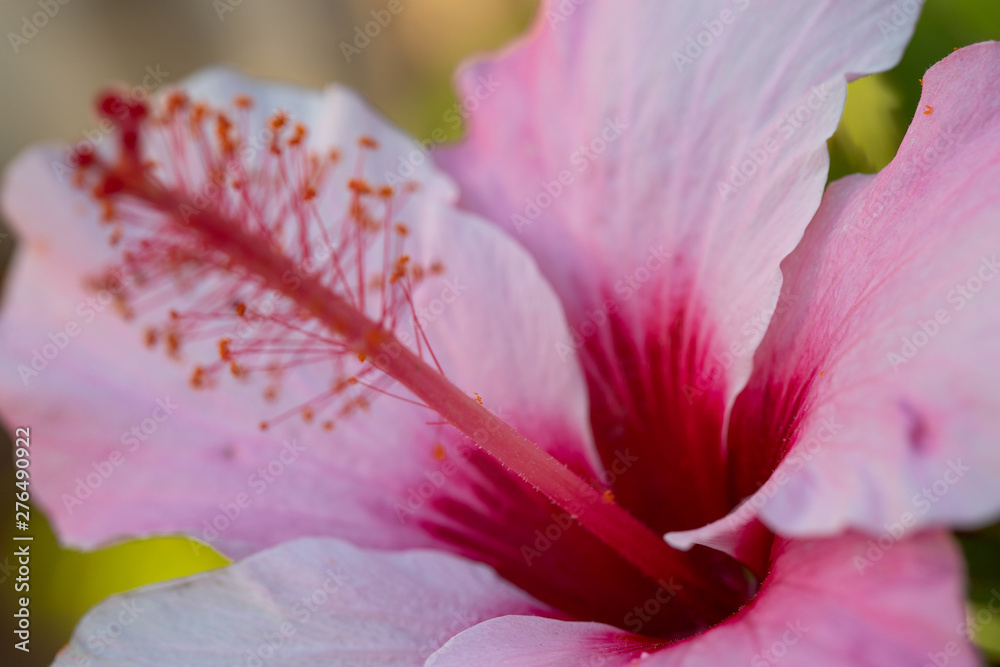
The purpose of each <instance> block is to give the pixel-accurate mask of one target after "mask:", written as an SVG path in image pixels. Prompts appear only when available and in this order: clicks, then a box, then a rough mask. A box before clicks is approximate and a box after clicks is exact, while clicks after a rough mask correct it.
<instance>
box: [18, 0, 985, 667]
mask: <svg viewBox="0 0 1000 667" xmlns="http://www.w3.org/2000/svg"><path fill="white" fill-rule="evenodd" d="M405 1H406V0H404V3H405ZM609 1H610V0H609ZM692 1H694V0H692ZM385 4H386V3H385V1H384V0H371V1H369V0H341V1H339V2H321V1H319V0H291V1H284V2H278V1H276V0H271V1H268V0H242V1H240V0H217V1H216V2H213V1H212V0H174V1H173V2H170V3H162V2H154V1H152V0H149V1H136V0H76V1H75V2H68V4H66V5H60V10H59V13H58V14H57V15H56V16H55V17H53V18H52V19H51V21H50V24H49V25H48V26H46V27H45V28H44V29H43V30H41V31H39V34H38V35H37V36H35V37H33V38H32V39H31V40H30V41H29V42H28V43H27V44H22V45H21V47H20V49H19V52H18V53H13V49H12V48H9V45H4V46H3V47H2V48H0V91H2V95H0V106H2V112H0V118H2V120H3V122H2V123H0V164H5V163H6V162H7V161H9V160H10V159H11V158H12V157H13V156H14V155H15V154H16V153H17V152H18V151H19V150H21V149H22V148H24V147H25V146H27V145H29V144H31V143H33V142H36V141H39V140H42V139H53V138H54V139H61V140H65V141H72V142H76V141H79V140H81V139H82V138H83V134H82V133H83V132H84V131H85V130H87V129H89V128H91V127H92V126H93V117H92V115H91V100H92V99H93V96H94V93H95V91H97V90H98V89H100V88H102V87H104V86H106V85H107V84H108V83H109V82H124V83H129V84H133V85H134V84H137V83H138V82H139V81H141V79H142V77H143V76H144V75H145V71H144V70H145V68H146V67H147V66H153V67H155V66H156V65H159V66H160V67H161V69H162V71H165V72H169V77H168V80H169V81H179V80H180V79H182V78H183V77H184V76H186V75H187V74H189V73H191V72H193V71H195V70H197V69H199V68H201V67H203V66H205V65H208V64H211V63H216V62H225V63H229V64H232V65H235V66H237V67H239V68H240V69H243V70H245V71H247V72H249V73H251V74H255V75H259V76H264V77H270V78H278V79H284V80H290V81H293V82H297V83H301V84H305V85H309V86H314V87H318V86H322V85H323V84H324V83H326V82H328V81H334V80H336V81H341V82H344V83H347V84H348V85H351V86H353V87H354V88H356V89H358V90H359V91H361V93H363V95H364V96H365V97H367V98H368V99H369V100H371V101H372V102H373V103H374V104H375V105H376V106H378V107H379V108H381V109H382V110H383V111H384V112H385V113H387V114H388V116H389V117H390V118H392V119H393V120H394V121H395V122H396V123H398V124H399V125H400V126H402V127H403V128H405V129H407V130H409V131H410V132H411V133H413V134H414V135H415V136H417V137H424V136H427V135H428V134H429V133H430V132H431V131H432V130H434V129H435V128H437V127H440V126H441V122H440V119H441V117H442V114H443V113H444V112H445V111H446V110H447V109H448V108H449V107H450V106H451V105H452V104H454V98H453V97H452V92H451V84H450V80H451V73H452V71H453V69H454V67H455V65H456V64H457V63H458V62H460V61H461V60H462V59H463V58H464V57H466V56H468V55H469V54H471V53H474V52H476V51H479V50H484V49H492V48H495V47H496V46H498V45H500V44H503V43H504V42H505V41H507V40H508V39H509V38H510V37H511V36H513V35H516V34H518V33H519V32H520V31H522V30H523V29H524V27H525V26H527V24H528V23H529V21H530V20H531V17H532V14H533V11H534V7H535V2H534V0H476V2H474V3H472V2H467V1H465V0H420V2H414V3H413V4H412V5H409V4H407V5H406V6H407V8H406V10H405V11H404V12H402V13H401V14H400V15H399V16H398V17H397V18H396V19H395V20H394V21H393V22H392V23H391V24H390V25H389V26H387V28H386V29H385V30H383V32H382V34H380V35H379V36H378V38H377V39H374V40H372V43H371V45H370V46H369V47H368V48H366V49H365V50H364V51H362V52H361V54H358V55H355V56H354V57H353V58H352V60H351V62H350V63H347V62H346V61H345V58H344V56H343V54H342V53H341V50H340V46H339V45H340V43H341V42H342V41H348V42H349V41H351V40H352V39H353V31H354V28H355V26H357V25H362V24H363V23H364V22H365V21H367V20H368V19H369V18H370V17H369V12H370V11H371V10H378V9H383V8H384V7H385ZM227 9H228V10H231V11H227ZM36 11H38V6H37V4H36V2H35V0H4V2H3V3H2V4H0V26H2V28H3V30H2V33H3V34H4V35H6V34H7V33H8V32H9V31H15V32H17V31H20V27H21V22H22V17H24V16H30V15H31V14H32V13H34V12H36ZM986 39H1000V2H998V1H997V0H930V1H929V2H928V3H927V5H926V7H925V9H924V13H923V17H922V19H921V21H920V25H919V27H918V29H917V33H916V36H915V38H914V39H913V42H912V43H911V45H910V47H909V49H908V50H907V52H906V55H905V57H904V59H903V62H902V63H901V64H900V65H899V66H898V67H897V68H896V69H894V70H893V71H891V72H888V73H886V74H883V75H879V76H874V77H869V78H867V79H863V80H861V81H858V82H855V83H853V84H851V87H850V94H849V97H848V104H847V109H846V111H845V115H844V120H843V122H842V124H841V127H840V129H839V130H838V132H837V134H836V135H835V136H834V137H833V139H831V140H830V150H831V157H832V162H831V178H836V177H839V176H843V175H845V174H849V173H853V172H858V171H864V172H872V171H875V170H877V169H880V168H881V167H883V166H885V165H886V164H887V163H888V162H889V161H890V160H891V159H892V157H893V155H894V154H895V151H896V148H897V147H898V145H899V142H900V141H901V139H902V137H903V133H904V132H905V130H906V127H907V126H908V124H909V121H910V118H911V117H912V115H913V113H914V110H915V109H916V106H917V102H918V99H919V95H920V84H919V83H918V79H919V78H920V77H921V76H923V73H924V71H926V69H927V68H928V67H930V66H931V65H932V64H934V63H935V62H937V61H938V60H940V59H941V58H942V57H944V56H946V55H947V54H948V53H950V52H951V51H952V50H953V49H954V48H955V47H961V46H964V45H967V44H971V43H974V42H978V41H982V40H986ZM5 41H6V40H5ZM3 231H4V230H3V229H2V228H0V234H2V233H3ZM13 247H14V243H13V240H12V237H6V236H2V235H0V262H3V264H4V265H5V263H6V259H7V258H8V257H9V254H10V252H11V251H12V249H13ZM0 273H2V272H0ZM13 482H14V477H13V467H12V465H11V452H10V441H9V439H6V438H4V440H3V442H2V443H0V488H5V489H12V488H13ZM998 482H1000V480H998ZM9 505H10V503H4V504H3V510H2V511H3V514H2V515H0V543H2V544H5V545H9V544H11V541H10V535H11V534H12V533H13V521H14V517H13V516H12V515H11V513H10V512H11V508H10V506H9ZM32 533H33V534H34V535H35V542H34V546H33V553H34V557H33V560H32V572H33V574H32V606H31V614H32V618H33V625H32V628H33V634H32V642H31V646H32V651H31V653H30V655H29V656H27V659H25V656H24V655H20V654H19V655H14V653H15V652H14V651H13V649H12V648H11V642H10V641H9V638H10V637H11V636H12V634H11V630H12V626H11V622H10V621H11V612H12V607H13V599H14V591H13V581H12V579H13V577H12V574H11V571H10V570H9V567H10V565H11V563H10V561H11V560H12V559H11V558H10V552H11V549H10V548H8V547H4V549H3V551H2V552H0V614H2V615H3V618H4V623H3V624H2V625H0V637H4V639H3V640H2V643H0V663H3V664H11V662H8V660H6V659H5V658H6V656H13V657H14V659H16V662H14V663H13V664H18V665H47V664H49V663H50V662H51V660H52V656H53V655H54V653H55V652H56V651H57V650H58V649H59V647H60V646H62V645H63V644H64V643H65V642H66V640H67V639H68V638H69V635H70V633H71V632H72V629H73V626H74V624H75V623H76V621H77V620H78V619H79V618H80V616H81V615H82V614H83V613H84V612H85V611H86V610H87V609H89V608H90V607H91V606H93V605H94V604H95V603H97V602H98V601H100V600H101V599H103V598H104V597H106V596H108V595H110V594H112V593H115V592H118V591H123V590H127V589H130V588H135V587H137V586H141V585H143V584H146V583H150V582H154V581H159V580H163V579H169V578H173V577H178V576H183V575H186V574H190V573H193V572H197V571H200V570H204V569H208V568H213V567H219V566H221V565H223V564H225V562H226V561H225V559H224V558H222V557H221V556H219V555H217V554H215V553H213V552H211V550H208V549H203V550H201V551H200V556H196V555H195V551H194V550H193V549H192V548H191V547H190V545H189V544H188V543H187V542H186V541H185V540H183V539H181V538H162V539H152V540H142V541H134V542H130V543H127V544H122V545H118V546H114V547H111V548H107V549H103V550H101V551H97V552H93V553H79V552H76V551H72V550H67V549H63V548H61V547H60V546H59V545H58V543H57V541H56V539H55V538H54V536H53V535H52V533H51V531H50V530H49V528H48V526H47V524H45V522H44V519H43V517H42V516H41V514H40V513H38V512H33V513H32ZM959 537H960V539H961V541H962V544H963V548H964V549H965V552H966V556H967V558H968V562H969V572H970V579H971V585H970V609H971V610H972V611H973V612H974V611H975V610H976V605H977V604H981V603H985V602H986V601H988V600H989V598H990V596H991V595H992V594H993V593H992V591H993V590H1000V526H992V527H989V528H985V529H982V530H979V531H977V532H972V533H963V534H960V535H959ZM979 642H980V645H981V646H982V647H983V649H984V651H985V652H986V654H987V655H988V656H990V657H991V658H992V659H993V661H994V663H993V664H998V665H1000V619H995V620H993V621H992V622H990V623H987V624H986V625H984V626H983V627H982V630H981V633H980V636H979Z"/></svg>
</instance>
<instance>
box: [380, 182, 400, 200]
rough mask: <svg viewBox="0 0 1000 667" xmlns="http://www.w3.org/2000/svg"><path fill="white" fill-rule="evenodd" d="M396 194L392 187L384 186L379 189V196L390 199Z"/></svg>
mask: <svg viewBox="0 0 1000 667" xmlns="http://www.w3.org/2000/svg"><path fill="white" fill-rule="evenodd" d="M395 192H396V191H395V190H393V189H392V186H391V185H383V186H382V187H380V188H379V189H378V196H379V197H383V198H385V199H389V198H390V197H392V195H393V194H395Z"/></svg>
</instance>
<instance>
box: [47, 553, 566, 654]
mask: <svg viewBox="0 0 1000 667" xmlns="http://www.w3.org/2000/svg"><path fill="white" fill-rule="evenodd" d="M546 612H547V610H546V609H545V608H544V607H543V606H542V605H540V604H539V603H537V602H535V601H533V600H532V599H531V598H529V597H528V596H526V595H524V594H523V593H521V592H520V591H518V590H517V589H516V588H514V587H512V586H510V585H509V584H506V583H504V582H503V581H502V580H500V579H499V577H497V576H496V574H495V573H493V572H492V571H491V570H490V569H489V568H487V567H484V566H482V565H478V564H476V563H471V562H469V561H465V560H463V559H460V558H457V557H454V556H448V555H445V554H441V553H436V552H431V551H426V552H422V551H410V552H402V553H379V552H371V551H364V550H361V549H357V548H355V547H352V546H350V545H348V544H346V543H343V542H339V541H337V540H331V539H302V540H297V541H295V542H290V543H286V544H283V545H281V546H278V547H275V548H273V549H269V550H267V551H264V552H261V553H259V554H256V555H254V556H252V557H251V558H248V559H247V560H244V561H242V562H240V563H237V564H235V565H232V566H230V567H226V568H223V569H221V570H216V571H213V572H208V573H205V574H202V575H196V576H194V577H190V578H187V579H183V580H178V581H173V582H169V583H166V584H160V585H156V586H150V587H146V588H141V589H138V590H135V591H131V592H129V593H125V594H122V595H117V596H114V597H111V598H109V599H107V600H105V601H104V602H102V603H101V604H99V605H98V606H97V607H95V608H94V609H92V610H91V611H90V612H88V613H87V615H86V616H84V618H83V620H82V621H80V624H79V625H78V626H77V628H76V631H75V632H74V634H73V638H72V639H71V641H70V644H69V646H67V647H66V648H65V649H63V651H62V652H61V653H60V654H59V655H58V656H57V658H56V661H55V663H54V664H55V665H56V666H58V667H62V666H66V667H69V666H71V665H81V664H92V665H109V666H110V665H171V666H172V665H191V666H192V667H194V666H199V667H200V666H208V665H213V666H214V665H232V664H235V663H237V662H238V663H239V664H248V665H255V664H256V665H261V664H281V665H386V666H388V665H422V664H423V661H424V659H425V658H426V657H427V656H428V655H429V654H430V653H432V652H433V651H434V650H435V649H437V648H438V647H439V646H441V645H442V644H443V643H444V642H446V641H447V640H448V639H449V638H451V637H452V636H454V635H455V634H456V633H458V632H461V631H462V630H464V629H465V628H467V627H469V626H471V625H475V624H476V623H479V622H481V621H483V620H486V619H489V618H493V617H495V616H498V615H504V614H543V613H546ZM85 661H86V662H85Z"/></svg>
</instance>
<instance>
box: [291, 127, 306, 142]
mask: <svg viewBox="0 0 1000 667" xmlns="http://www.w3.org/2000/svg"><path fill="white" fill-rule="evenodd" d="M305 136H306V126H305V125H303V124H302V123H296V124H295V134H293V135H292V136H291V137H289V139H288V145H289V146H298V145H299V144H301V143H302V140H303V139H304V138H305Z"/></svg>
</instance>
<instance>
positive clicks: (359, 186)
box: [347, 178, 372, 195]
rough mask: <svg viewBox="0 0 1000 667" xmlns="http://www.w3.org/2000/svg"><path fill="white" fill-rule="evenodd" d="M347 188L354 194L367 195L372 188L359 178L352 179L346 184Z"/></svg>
mask: <svg viewBox="0 0 1000 667" xmlns="http://www.w3.org/2000/svg"><path fill="white" fill-rule="evenodd" d="M347 187H348V188H349V189H351V190H352V191H354V193H355V194H359V195H368V194H371V192H372V186H370V185H368V183H367V182H366V181H364V180H362V179H360V178H352V179H351V180H349V181H348V182H347Z"/></svg>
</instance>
